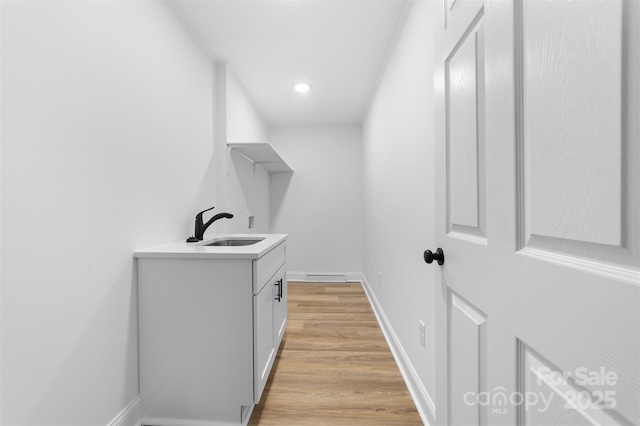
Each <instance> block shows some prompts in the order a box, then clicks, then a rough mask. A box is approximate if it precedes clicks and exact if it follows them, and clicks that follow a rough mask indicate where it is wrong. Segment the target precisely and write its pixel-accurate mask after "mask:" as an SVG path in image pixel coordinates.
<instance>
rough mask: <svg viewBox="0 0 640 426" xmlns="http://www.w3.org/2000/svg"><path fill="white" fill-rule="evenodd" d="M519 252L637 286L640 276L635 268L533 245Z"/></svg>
mask: <svg viewBox="0 0 640 426" xmlns="http://www.w3.org/2000/svg"><path fill="white" fill-rule="evenodd" d="M517 254H519V255H522V256H529V257H532V258H534V259H537V260H541V261H544V262H550V263H554V264H556V265H560V266H565V267H568V268H573V269H576V270H578V271H582V272H586V273H588V274H596V275H599V276H601V277H604V278H607V279H612V280H617V281H622V282H624V283H627V284H633V285H636V286H637V285H638V277H640V272H639V271H638V270H637V269H635V268H627V267H624V266H616V265H608V264H604V263H600V262H596V261H594V260H589V259H580V258H577V257H573V256H569V255H566V254H561V253H553V252H549V251H546V250H541V249H537V248H533V247H525V248H523V249H522V250H520V251H518V252H517Z"/></svg>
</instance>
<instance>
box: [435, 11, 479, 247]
mask: <svg viewBox="0 0 640 426" xmlns="http://www.w3.org/2000/svg"><path fill="white" fill-rule="evenodd" d="M481 25H482V20H481V16H478V17H477V18H476V19H475V20H474V21H473V23H472V24H471V26H470V28H469V29H468V30H467V31H466V32H465V34H464V36H463V38H462V39H461V40H460V41H459V43H458V44H457V46H456V48H455V49H454V50H453V52H451V54H450V56H449V57H448V58H447V60H446V61H445V70H446V71H445V72H446V76H445V77H446V86H447V87H446V97H447V99H446V101H447V167H448V169H447V176H448V182H449V185H448V197H447V199H448V215H449V221H448V226H449V230H450V231H456V232H460V233H462V234H468V235H472V236H476V237H485V236H486V223H485V188H484V186H485V178H484V177H485V162H484V102H483V91H482V88H483V87H484V81H483V80H484V78H483V74H484V73H483V69H484V61H483V45H484V43H483V40H482V31H481V28H482V27H481Z"/></svg>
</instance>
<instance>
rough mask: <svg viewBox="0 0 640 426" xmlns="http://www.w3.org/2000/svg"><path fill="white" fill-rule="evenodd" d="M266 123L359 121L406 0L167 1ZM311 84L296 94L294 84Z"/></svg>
mask: <svg viewBox="0 0 640 426" xmlns="http://www.w3.org/2000/svg"><path fill="white" fill-rule="evenodd" d="M172 4H174V5H175V6H176V8H177V9H178V12H179V15H181V17H182V19H183V20H184V22H185V23H186V24H187V26H189V27H190V28H191V31H192V32H194V33H195V35H196V36H197V38H199V39H200V41H201V42H202V43H203V44H204V45H205V48H206V50H207V51H208V52H209V53H210V54H211V56H212V59H214V60H217V61H228V62H227V64H228V67H229V69H230V70H231V72H232V73H233V74H234V75H235V76H236V77H237V78H238V79H239V80H240V82H241V83H242V84H243V85H244V86H245V88H246V90H247V92H248V93H249V94H250V96H251V97H252V98H253V101H254V102H255V104H256V106H257V107H258V109H259V110H260V113H261V114H262V116H263V118H264V119H265V120H266V121H267V123H268V124H270V125H274V126H278V125H293V124H313V123H334V122H360V121H362V119H363V118H364V114H365V113H366V108H367V107H368V103H369V99H370V97H371V94H372V92H373V90H374V89H375V85H376V81H377V78H378V74H379V73H380V71H381V68H382V66H383V64H384V61H385V57H386V55H387V52H388V51H389V47H390V46H391V45H392V43H393V41H394V37H395V34H396V29H397V27H398V25H399V23H400V21H401V20H402V17H403V16H404V13H405V7H407V1H406V0H173V1H172ZM299 81H305V82H308V83H309V84H311V85H312V89H311V91H310V92H308V93H306V94H298V93H295V92H294V91H293V89H292V86H293V84H294V83H296V82H299Z"/></svg>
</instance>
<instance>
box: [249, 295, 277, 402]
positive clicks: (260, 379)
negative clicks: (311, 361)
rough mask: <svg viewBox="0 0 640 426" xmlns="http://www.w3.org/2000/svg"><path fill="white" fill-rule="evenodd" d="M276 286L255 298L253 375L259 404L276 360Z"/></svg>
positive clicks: (254, 390) (255, 398)
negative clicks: (274, 313) (274, 303)
mask: <svg viewBox="0 0 640 426" xmlns="http://www.w3.org/2000/svg"><path fill="white" fill-rule="evenodd" d="M274 288H275V286H273V285H266V286H264V288H263V289H262V291H260V293H258V294H256V295H254V296H253V344H254V359H253V375H254V386H253V392H254V401H255V403H256V404H257V403H258V402H259V401H260V396H261V395H262V391H263V390H264V385H265V384H266V383H267V379H268V378H269V372H270V371H271V366H272V365H273V361H274V359H275V355H276V350H275V344H274V335H275V333H274V329H273V324H274V317H273V301H274V300H273V299H274V297H275V295H276V294H277V293H276V292H277V290H274Z"/></svg>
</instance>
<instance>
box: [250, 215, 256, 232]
mask: <svg viewBox="0 0 640 426" xmlns="http://www.w3.org/2000/svg"><path fill="white" fill-rule="evenodd" d="M253 219H254V218H253V216H249V229H253V224H254V222H255V221H254V220H253Z"/></svg>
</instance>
